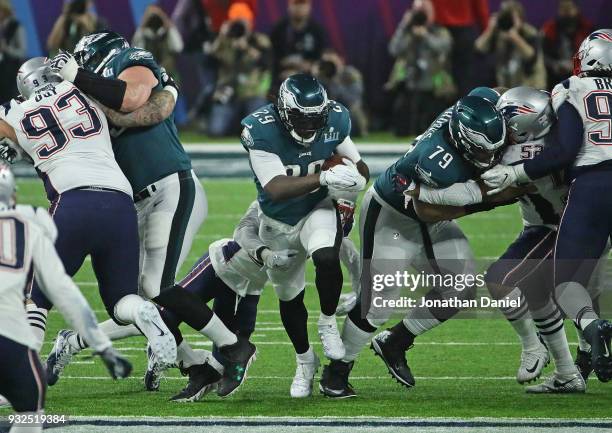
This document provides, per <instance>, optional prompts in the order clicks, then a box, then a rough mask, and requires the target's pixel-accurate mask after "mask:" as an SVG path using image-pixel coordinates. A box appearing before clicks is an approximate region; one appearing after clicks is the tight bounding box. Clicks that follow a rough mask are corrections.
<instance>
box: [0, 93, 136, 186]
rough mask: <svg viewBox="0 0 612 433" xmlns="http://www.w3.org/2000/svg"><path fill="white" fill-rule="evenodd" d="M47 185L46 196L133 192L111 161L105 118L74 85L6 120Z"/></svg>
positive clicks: (35, 99)
mask: <svg viewBox="0 0 612 433" xmlns="http://www.w3.org/2000/svg"><path fill="white" fill-rule="evenodd" d="M4 120H5V121H6V122H8V123H9V124H10V125H11V126H12V127H13V129H15V133H16V135H17V141H18V144H19V146H20V147H21V148H22V149H23V150H24V151H25V152H26V153H27V154H28V155H29V156H30V158H31V159H32V161H33V162H34V167H36V169H37V171H38V172H39V174H40V175H41V177H42V178H43V180H44V181H45V186H46V187H47V193H48V194H61V193H63V192H65V191H68V190H71V189H75V188H82V187H98V188H108V189H113V190H117V191H122V192H125V193H126V194H128V195H130V197H131V196H132V188H131V186H130V183H129V182H128V180H127V179H126V177H125V175H124V174H123V172H122V171H121V169H120V168H119V165H118V164H117V162H116V161H115V155H114V153H113V148H112V144H111V137H110V133H109V128H108V122H107V120H106V116H105V115H104V113H103V112H102V110H101V109H100V107H99V106H98V104H96V103H95V102H94V101H93V100H91V99H89V98H88V97H87V96H85V95H84V94H83V93H81V91H79V90H78V89H77V88H76V87H75V86H74V85H72V83H70V82H68V81H63V82H61V83H60V84H58V85H57V86H56V87H55V88H53V89H51V90H47V91H44V92H39V93H36V94H34V95H32V97H31V98H30V99H28V100H26V101H24V102H22V103H21V104H19V103H17V102H16V101H11V106H10V108H9V109H8V111H7V113H6V114H5V115H4Z"/></svg>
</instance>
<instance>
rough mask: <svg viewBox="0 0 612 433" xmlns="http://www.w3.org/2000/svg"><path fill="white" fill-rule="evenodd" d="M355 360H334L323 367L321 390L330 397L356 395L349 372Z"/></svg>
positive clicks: (338, 397) (340, 397)
mask: <svg viewBox="0 0 612 433" xmlns="http://www.w3.org/2000/svg"><path fill="white" fill-rule="evenodd" d="M354 363H355V362H354V361H351V362H343V361H335V360H332V361H331V362H330V363H329V365H326V366H325V367H323V374H322V375H321V380H320V381H319V391H321V394H323V395H324V396H326V397H329V398H337V399H343V398H351V397H356V396H357V394H355V391H354V390H353V386H352V385H351V384H350V383H349V380H348V379H349V374H350V373H351V370H352V369H353V364H354Z"/></svg>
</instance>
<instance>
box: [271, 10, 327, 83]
mask: <svg viewBox="0 0 612 433" xmlns="http://www.w3.org/2000/svg"><path fill="white" fill-rule="evenodd" d="M287 12H288V13H287V16H286V17H285V18H283V19H282V20H281V21H279V22H278V23H277V24H276V25H275V26H274V28H273V29H272V33H271V34H270V37H271V39H272V46H273V50H274V77H275V79H276V80H278V81H280V80H282V79H284V78H285V77H287V76H289V75H292V74H294V73H297V72H308V71H309V70H310V69H311V67H312V65H313V64H314V63H315V62H316V61H318V60H319V59H320V58H321V54H323V50H324V48H325V46H326V40H327V35H326V32H325V29H323V27H321V26H320V25H319V24H318V23H317V22H316V21H314V19H313V18H312V16H311V14H312V1H311V0H289V3H288V7H287Z"/></svg>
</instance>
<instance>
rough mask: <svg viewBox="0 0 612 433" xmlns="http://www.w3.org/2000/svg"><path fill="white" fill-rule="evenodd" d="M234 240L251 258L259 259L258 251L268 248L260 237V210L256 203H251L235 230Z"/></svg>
mask: <svg viewBox="0 0 612 433" xmlns="http://www.w3.org/2000/svg"><path fill="white" fill-rule="evenodd" d="M234 240H235V241H236V242H238V245H240V246H241V247H242V248H244V249H245V250H247V252H248V253H249V255H250V256H251V257H257V251H258V250H260V249H261V248H263V247H265V246H266V244H264V243H263V242H262V240H261V238H260V237H259V209H258V206H257V203H256V202H253V203H251V206H249V208H248V209H247V212H246V213H245V214H244V216H243V217H242V218H241V219H240V221H239V222H238V225H237V226H236V229H235V230H234Z"/></svg>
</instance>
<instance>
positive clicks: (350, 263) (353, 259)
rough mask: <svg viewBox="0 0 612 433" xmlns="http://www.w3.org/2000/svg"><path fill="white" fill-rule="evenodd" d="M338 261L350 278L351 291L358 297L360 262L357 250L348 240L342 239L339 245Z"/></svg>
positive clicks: (359, 289)
mask: <svg viewBox="0 0 612 433" xmlns="http://www.w3.org/2000/svg"><path fill="white" fill-rule="evenodd" d="M340 260H341V261H342V263H344V266H346V269H348V272H349V274H350V276H351V286H352V288H353V291H354V292H355V293H356V294H357V295H359V293H360V292H361V260H360V256H359V250H358V249H357V247H356V246H355V244H354V243H353V241H352V240H351V239H349V238H343V239H342V244H340Z"/></svg>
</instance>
